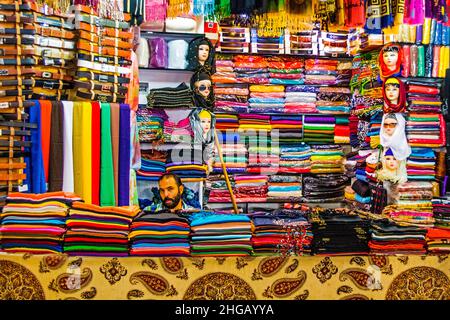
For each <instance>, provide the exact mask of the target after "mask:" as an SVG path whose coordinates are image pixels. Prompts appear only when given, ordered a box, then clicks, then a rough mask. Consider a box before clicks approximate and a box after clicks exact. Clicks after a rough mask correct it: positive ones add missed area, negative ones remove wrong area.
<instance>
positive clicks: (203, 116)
mask: <svg viewBox="0 0 450 320" xmlns="http://www.w3.org/2000/svg"><path fill="white" fill-rule="evenodd" d="M198 116H199V118H200V125H201V126H202V130H203V138H206V136H207V134H208V132H209V131H210V130H211V113H210V112H209V111H208V110H202V111H200V113H199V114H198Z"/></svg>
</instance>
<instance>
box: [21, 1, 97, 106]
mask: <svg viewBox="0 0 450 320" xmlns="http://www.w3.org/2000/svg"><path fill="white" fill-rule="evenodd" d="M32 8H33V11H35V12H34V15H33V18H34V31H35V32H34V33H35V38H34V45H35V46H34V51H35V52H34V56H35V57H36V58H37V59H36V61H35V62H36V66H35V69H34V71H35V74H34V76H33V80H34V81H33V94H32V95H31V98H32V99H36V100H51V101H61V100H69V93H70V89H72V87H73V75H74V67H75V62H76V59H75V53H76V47H75V37H76V33H75V31H74V29H75V25H74V24H73V23H71V22H70V21H69V19H68V18H67V16H64V15H58V14H56V13H55V12H54V14H49V10H45V9H44V8H41V7H40V6H37V5H36V4H33V5H32ZM46 9H47V8H46ZM27 31H29V30H26V29H23V31H22V37H24V38H22V41H24V40H27V39H26V38H27V37H28V36H24V35H25V34H27ZM83 35H84V34H80V37H82V36H83ZM25 51H26V50H25ZM22 52H23V51H22ZM78 59H80V60H86V59H85V56H84V55H83V54H82V51H81V50H80V54H79V55H78ZM24 60H25V59H24ZM35 62H34V61H33V64H34V63H35ZM22 65H29V64H28V63H27V61H22ZM75 84H76V85H78V83H77V82H75ZM89 86H90V85H89Z"/></svg>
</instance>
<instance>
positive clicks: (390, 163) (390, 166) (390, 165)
mask: <svg viewBox="0 0 450 320" xmlns="http://www.w3.org/2000/svg"><path fill="white" fill-rule="evenodd" d="M384 167H385V169H386V170H388V171H394V172H395V171H397V169H398V168H399V161H398V160H397V159H395V157H394V154H393V153H392V150H391V149H387V151H386V153H385V154H384Z"/></svg>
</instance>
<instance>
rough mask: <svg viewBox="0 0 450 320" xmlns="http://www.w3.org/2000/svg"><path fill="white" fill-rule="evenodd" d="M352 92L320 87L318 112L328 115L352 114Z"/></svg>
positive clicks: (317, 104) (341, 88)
mask: <svg viewBox="0 0 450 320" xmlns="http://www.w3.org/2000/svg"><path fill="white" fill-rule="evenodd" d="M350 102H351V92H350V89H349V88H344V87H320V88H319V92H318V93H317V102H316V106H317V110H318V111H319V113H327V114H350V109H351V106H350Z"/></svg>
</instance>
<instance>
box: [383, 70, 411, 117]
mask: <svg viewBox="0 0 450 320" xmlns="http://www.w3.org/2000/svg"><path fill="white" fill-rule="evenodd" d="M392 84H398V85H399V91H400V92H399V95H398V103H397V104H393V103H391V102H390V101H389V99H388V98H387V96H386V86H388V85H392ZM383 98H384V105H383V112H384V113H396V112H404V111H405V104H406V103H405V102H406V90H405V85H404V84H403V82H402V80H400V79H399V78H395V77H389V78H387V79H386V81H384V82H383Z"/></svg>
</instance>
